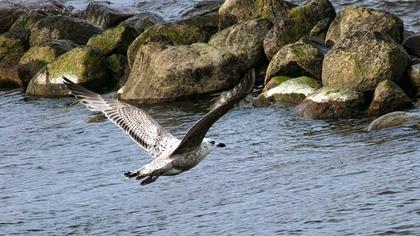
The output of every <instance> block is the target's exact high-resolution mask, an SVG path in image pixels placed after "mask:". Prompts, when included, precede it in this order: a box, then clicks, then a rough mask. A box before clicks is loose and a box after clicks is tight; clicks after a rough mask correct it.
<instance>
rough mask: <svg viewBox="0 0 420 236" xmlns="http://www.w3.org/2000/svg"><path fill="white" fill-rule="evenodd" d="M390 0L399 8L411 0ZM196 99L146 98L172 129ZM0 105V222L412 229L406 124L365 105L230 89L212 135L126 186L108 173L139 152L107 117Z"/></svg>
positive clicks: (2, 225)
mask: <svg viewBox="0 0 420 236" xmlns="http://www.w3.org/2000/svg"><path fill="white" fill-rule="evenodd" d="M377 2H379V1H375V2H373V1H364V2H362V4H364V5H372V6H377V5H381V4H384V3H383V2H385V1H381V4H379V3H377ZM386 2H391V1H386ZM401 2H402V1H401ZM404 2H405V3H406V5H404V6H405V7H406V8H407V9H405V10H402V11H401V12H404V13H405V12H412V10H410V9H415V8H416V7H418V5H416V3H415V1H404ZM410 2H411V5H409V3H410ZM402 8H404V7H402ZM394 10H396V11H397V9H394ZM398 11H399V10H398ZM410 14H411V15H408V16H404V17H405V18H406V19H409V18H412V19H414V18H416V17H417V18H418V15H415V14H413V13H410ZM417 22H418V21H417ZM415 25H416V24H414V23H413V24H412V27H413V28H414V29H416V30H417V31H419V29H420V27H418V26H415ZM415 27H417V28H415ZM209 107H210V102H209V100H208V99H204V100H196V101H189V102H179V103H172V104H167V105H159V106H152V107H148V108H147V110H148V111H149V112H150V113H151V114H152V115H153V116H154V117H155V118H157V119H158V120H159V121H160V122H161V123H162V125H163V126H165V127H168V129H169V130H170V131H171V132H173V133H174V134H176V135H177V136H179V137H181V136H182V134H183V133H185V132H186V130H187V129H188V128H189V127H190V126H191V125H192V124H193V123H194V122H195V121H196V120H197V119H199V118H200V117H201V116H202V115H204V114H205V112H206V111H207V109H208V108H209ZM0 111H1V112H0V144H1V145H0V235H1V234H5V235H14V234H27V235H48V234H51V235H57V234H58V235H66V234H76V235H84V234H88V235H119V234H124V235H125V234H135V235H139V234H155V235H191V234H204V235H205V234H209V235H225V234H245V235H247V234H257V235H272V234H278V235H355V234H356V235H396V234H400V235H420V150H419V148H418V146H419V143H420V135H419V131H418V130H416V129H413V128H410V127H406V128H399V129H388V130H383V131H380V132H374V133H367V132H366V131H365V127H366V126H367V125H368V124H369V122H370V121H371V119H369V118H359V119H343V120H337V121H315V120H310V119H304V118H300V117H295V116H294V115H292V114H291V108H284V107H277V108H265V109H254V108H252V107H251V106H250V105H249V104H248V103H246V102H244V103H242V104H241V105H240V106H239V107H237V108H235V109H234V110H233V111H232V112H230V113H228V114H227V115H226V116H224V117H223V118H222V119H221V120H220V121H219V122H217V123H216V124H215V125H214V127H213V128H212V129H211V130H210V132H209V133H208V136H209V137H211V138H214V139H216V140H218V141H220V142H224V143H226V145H227V147H226V148H224V149H218V150H215V151H214V152H212V153H211V154H210V155H209V156H208V157H207V158H206V159H205V160H204V161H203V162H202V163H200V164H199V165H198V166H197V167H195V168H194V169H192V170H190V171H188V172H186V173H183V174H181V175H178V176H174V177H161V178H159V180H158V181H157V182H156V183H154V184H152V185H149V186H147V187H140V186H139V185H138V184H137V183H136V182H134V181H131V180H126V179H124V178H123V175H122V173H123V172H124V171H127V170H131V169H134V168H137V167H139V166H141V165H144V164H146V163H147V162H149V161H150V160H151V159H150V158H149V156H148V155H147V154H146V153H145V152H143V151H141V150H140V149H139V148H138V146H137V145H135V144H134V143H133V142H132V141H131V140H130V139H129V138H127V137H126V136H125V135H124V134H123V133H122V132H120V131H119V129H118V128H117V127H115V126H114V125H113V124H112V123H110V122H100V123H88V122H87V121H88V120H89V118H90V117H91V116H92V115H93V113H91V112H89V111H88V110H87V109H86V108H84V107H83V106H81V105H79V104H74V100H73V99H71V98H66V99H57V100H54V99H29V98H26V97H25V96H23V95H22V94H20V93H19V92H16V91H3V92H0ZM417 111H420V109H417Z"/></svg>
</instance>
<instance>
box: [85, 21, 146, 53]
mask: <svg viewBox="0 0 420 236" xmlns="http://www.w3.org/2000/svg"><path fill="white" fill-rule="evenodd" d="M137 36H138V33H137V31H136V30H134V29H133V28H130V27H127V26H122V25H121V26H116V27H113V28H110V29H107V30H105V31H104V32H102V33H100V34H98V35H95V36H93V37H92V38H90V39H89V41H88V42H87V45H89V46H92V47H95V48H97V49H99V50H101V51H102V52H103V53H104V54H106V55H111V54H126V53H127V49H128V47H129V46H130V45H131V43H132V42H133V41H134V40H135V39H136V37H137Z"/></svg>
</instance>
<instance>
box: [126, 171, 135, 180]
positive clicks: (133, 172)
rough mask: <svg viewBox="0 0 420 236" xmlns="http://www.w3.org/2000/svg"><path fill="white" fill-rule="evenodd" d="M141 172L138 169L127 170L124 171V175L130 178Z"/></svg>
mask: <svg viewBox="0 0 420 236" xmlns="http://www.w3.org/2000/svg"><path fill="white" fill-rule="evenodd" d="M138 174H139V172H138V171H127V172H125V173H124V176H125V177H127V178H128V179H131V178H134V177H136V176H137V175H138Z"/></svg>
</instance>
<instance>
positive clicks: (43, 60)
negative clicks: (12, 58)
mask: <svg viewBox="0 0 420 236" xmlns="http://www.w3.org/2000/svg"><path fill="white" fill-rule="evenodd" d="M75 47H77V45H76V44H75V43H73V42H72V41H69V40H55V41H51V42H46V43H43V44H41V45H38V46H35V47H32V48H30V49H29V50H28V51H27V52H26V53H25V54H23V56H22V57H21V58H20V61H19V65H18V74H19V78H20V80H21V81H22V86H23V87H26V86H27V85H28V83H29V81H30V80H31V79H32V78H33V77H34V76H35V75H36V74H37V73H38V72H39V71H41V70H42V69H43V68H44V67H45V66H46V65H47V64H48V63H50V62H52V61H54V60H55V59H56V58H57V57H58V56H60V55H62V54H64V53H66V52H68V51H70V50H72V49H73V48H75Z"/></svg>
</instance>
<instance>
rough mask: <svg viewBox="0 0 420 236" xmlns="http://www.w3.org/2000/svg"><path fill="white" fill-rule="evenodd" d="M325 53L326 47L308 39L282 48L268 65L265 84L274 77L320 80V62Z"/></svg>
mask: <svg viewBox="0 0 420 236" xmlns="http://www.w3.org/2000/svg"><path fill="white" fill-rule="evenodd" d="M327 51H328V48H327V47H324V45H322V44H319V43H317V42H316V41H312V40H310V39H308V38H303V39H301V40H299V41H298V42H296V43H292V44H288V45H286V46H284V47H282V48H281V49H280V50H279V51H278V52H277V53H276V55H274V57H273V59H271V61H270V64H269V65H268V68H267V72H266V75H265V84H266V83H268V82H269V81H270V79H271V78H272V77H274V76H276V75H285V76H291V77H296V76H303V75H308V76H311V77H314V78H316V79H319V80H321V73H322V60H323V59H324V55H325V54H326V53H327Z"/></svg>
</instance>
